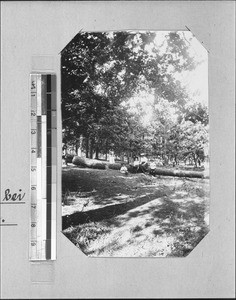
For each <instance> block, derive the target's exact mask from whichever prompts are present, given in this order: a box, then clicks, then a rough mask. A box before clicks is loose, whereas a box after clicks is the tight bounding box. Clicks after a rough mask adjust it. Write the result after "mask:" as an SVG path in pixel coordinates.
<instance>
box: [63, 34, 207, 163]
mask: <svg viewBox="0 0 236 300" xmlns="http://www.w3.org/2000/svg"><path fill="white" fill-rule="evenodd" d="M155 38H156V33H155V32H119V31H117V32H79V33H78V34H77V35H76V36H75V37H74V38H73V39H72V41H71V42H70V43H69V44H68V45H67V46H66V47H65V48H64V50H63V51H62V55H61V65H62V120H63V142H64V143H65V144H68V145H75V146H76V147H81V148H83V149H84V150H85V152H86V157H90V158H92V157H93V154H94V153H96V158H98V154H99V153H101V154H107V153H109V151H111V150H112V151H114V153H115V155H118V156H123V155H126V156H127V157H132V156H136V155H139V154H140V153H141V152H146V153H150V154H156V155H159V156H162V158H163V159H164V160H166V157H171V158H172V157H173V158H174V159H175V160H177V158H180V157H181V156H183V154H184V153H185V152H189V153H190V152H191V153H193V151H195V152H194V153H195V154H196V153H197V151H200V150H201V149H202V147H200V146H197V147H195V150H193V148H194V147H193V146H192V148H191V146H190V144H191V143H190V142H189V141H188V138H189V137H190V135H188V134H186V135H185V136H186V139H187V140H186V141H185V142H183V136H184V134H183V133H184V128H185V127H184V125H183V124H182V123H183V122H188V121H190V122H191V124H195V125H196V126H198V127H199V125H197V124H198V122H201V123H202V124H204V125H207V124H208V114H207V109H206V108H205V107H203V106H201V105H192V106H191V105H190V106H187V105H186V103H188V101H189V96H188V94H187V92H186V90H185V89H184V88H183V87H182V86H181V83H180V82H179V81H178V80H176V79H175V76H174V73H175V72H182V71H184V70H185V71H186V70H192V69H194V68H195V66H196V62H195V61H194V58H193V57H191V55H190V54H189V51H188V50H189V49H188V47H189V45H188V43H187V42H186V39H185V38H184V35H183V34H182V35H181V34H180V33H178V32H169V33H167V34H166V43H165V49H164V50H165V51H161V50H163V49H162V48H161V47H157V46H156V42H155ZM163 47H164V46H163ZM142 91H145V93H147V92H148V93H150V95H153V97H154V102H153V104H152V105H153V106H152V109H153V119H152V121H151V122H150V123H149V124H144V123H143V122H141V119H142V116H143V117H145V107H143V106H142V105H141V104H140V103H139V104H138V103H137V105H136V109H137V110H138V113H135V112H134V111H132V110H130V109H129V105H130V104H129V101H130V99H132V98H133V97H134V96H135V95H140V93H142ZM173 113H176V116H177V117H176V119H175V120H173ZM186 124H190V123H186ZM191 128H192V127H191ZM191 130H192V131H193V132H192V133H193V134H194V137H195V139H193V141H192V142H193V143H195V142H196V140H197V141H198V138H197V137H198V134H197V133H196V130H197V129H196V130H195V131H194V130H193V129H191ZM81 137H82V138H83V139H82V140H81ZM199 149H200V150H199ZM198 156H199V155H198ZM167 160H168V159H167Z"/></svg>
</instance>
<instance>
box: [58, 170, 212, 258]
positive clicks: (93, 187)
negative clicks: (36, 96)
mask: <svg viewBox="0 0 236 300" xmlns="http://www.w3.org/2000/svg"><path fill="white" fill-rule="evenodd" d="M62 192H63V196H62V226H63V228H62V229H63V233H64V234H65V235H66V236H67V237H68V238H69V239H70V240H71V241H72V242H73V243H74V244H75V245H76V246H77V247H78V248H80V249H81V250H82V251H83V252H84V253H85V254H86V255H88V256H103V257H111V256H112V257H171V256H172V257H176V256H186V255H188V254H189V253H190V252H191V251H192V249H193V248H194V247H195V246H196V245H197V244H198V243H199V242H200V241H201V239H202V238H203V237H204V236H205V235H206V234H207V232H208V231H209V179H199V178H197V179H194V178H191V179H190V178H178V177H169V176H156V177H154V176H151V175H149V174H143V173H138V174H128V175H123V174H121V173H120V172H119V171H117V170H110V169H108V170H98V169H88V168H79V167H75V166H73V165H69V166H67V167H63V174H62Z"/></svg>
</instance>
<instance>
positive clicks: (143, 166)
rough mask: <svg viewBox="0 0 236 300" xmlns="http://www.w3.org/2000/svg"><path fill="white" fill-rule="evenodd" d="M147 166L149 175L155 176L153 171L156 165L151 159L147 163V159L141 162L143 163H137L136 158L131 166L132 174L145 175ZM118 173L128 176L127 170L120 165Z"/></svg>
mask: <svg viewBox="0 0 236 300" xmlns="http://www.w3.org/2000/svg"><path fill="white" fill-rule="evenodd" d="M147 166H148V167H149V168H148V169H149V174H150V175H153V176H155V169H156V167H157V166H156V163H155V161H154V160H153V159H151V160H150V162H148V160H147V159H145V160H143V161H139V159H138V158H135V160H134V162H133V165H132V169H133V171H134V173H138V172H140V171H141V172H143V173H145V172H146V170H147ZM120 172H121V173H122V174H125V175H128V168H127V166H126V165H125V164H122V166H121V169H120Z"/></svg>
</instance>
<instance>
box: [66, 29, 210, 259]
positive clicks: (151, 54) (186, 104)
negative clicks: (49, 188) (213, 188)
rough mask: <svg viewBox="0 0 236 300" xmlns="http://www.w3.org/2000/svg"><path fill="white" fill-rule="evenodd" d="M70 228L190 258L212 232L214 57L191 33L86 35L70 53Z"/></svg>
mask: <svg viewBox="0 0 236 300" xmlns="http://www.w3.org/2000/svg"><path fill="white" fill-rule="evenodd" d="M61 97H62V98H61V109H62V153H63V155H62V199H61V201H62V232H63V233H64V235H65V236H66V237H67V238H68V239H69V240H70V241H71V242H72V243H73V244H75V246H76V247H78V248H79V249H78V250H81V251H82V252H83V253H84V254H86V255H87V256H93V257H183V256H187V255H188V254H189V253H190V252H191V251H192V250H193V249H194V248H195V247H196V246H197V244H198V243H199V242H200V241H201V240H202V239H203V238H204V236H205V235H206V234H207V233H208V231H209V193H210V191H209V112H208V53H207V50H206V49H205V48H204V47H203V46H202V45H201V43H200V42H199V41H198V40H197V39H196V37H195V36H194V35H193V34H192V33H191V32H190V31H102V32H89V31H87V32H86V31H80V32H79V33H78V34H77V35H76V36H75V37H74V38H73V39H72V40H71V41H69V42H68V44H67V45H66V46H65V48H64V49H63V50H62V52H61Z"/></svg>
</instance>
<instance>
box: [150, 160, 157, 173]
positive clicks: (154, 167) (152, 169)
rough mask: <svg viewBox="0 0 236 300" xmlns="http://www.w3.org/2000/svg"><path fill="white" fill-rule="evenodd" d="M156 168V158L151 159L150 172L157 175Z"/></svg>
mask: <svg viewBox="0 0 236 300" xmlns="http://www.w3.org/2000/svg"><path fill="white" fill-rule="evenodd" d="M155 169H156V163H155V161H154V160H151V162H150V170H149V174H150V175H153V176H155Z"/></svg>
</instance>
